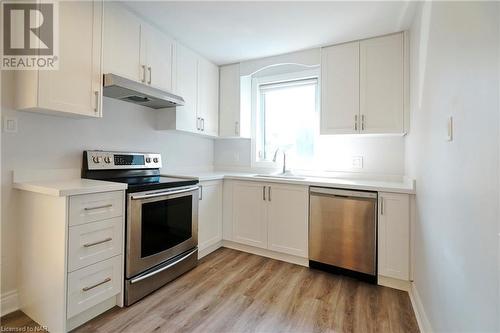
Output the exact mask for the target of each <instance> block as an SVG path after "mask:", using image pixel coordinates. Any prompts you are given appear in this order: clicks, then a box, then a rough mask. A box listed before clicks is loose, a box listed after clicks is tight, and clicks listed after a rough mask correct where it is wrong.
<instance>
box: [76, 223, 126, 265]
mask: <svg viewBox="0 0 500 333" xmlns="http://www.w3.org/2000/svg"><path fill="white" fill-rule="evenodd" d="M122 247H123V217H121V216H120V217H115V218H112V219H109V220H104V221H99V222H92V223H86V224H81V225H77V226H73V227H69V244H68V271H70V272H72V271H75V270H77V269H80V268H82V267H85V266H88V265H91V264H95V263H96V262H99V261H102V260H105V259H108V258H111V257H114V256H116V255H118V254H121V253H122Z"/></svg>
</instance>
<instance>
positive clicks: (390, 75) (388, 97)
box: [360, 33, 404, 134]
mask: <svg viewBox="0 0 500 333" xmlns="http://www.w3.org/2000/svg"><path fill="white" fill-rule="evenodd" d="M403 65H404V63H403V34H402V33H399V34H395V35H389V36H383V37H377V38H372V39H367V40H364V41H362V42H361V43H360V114H361V132H362V133H376V134H378V133H402V132H403V130H404V129H403V125H404V124H403V121H404V119H403V116H404V112H403V109H404V105H403V89H404V79H403Z"/></svg>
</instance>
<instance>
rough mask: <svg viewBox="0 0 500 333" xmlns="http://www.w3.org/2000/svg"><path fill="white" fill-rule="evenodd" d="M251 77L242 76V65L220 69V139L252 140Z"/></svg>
mask: <svg viewBox="0 0 500 333" xmlns="http://www.w3.org/2000/svg"><path fill="white" fill-rule="evenodd" d="M250 90H251V76H240V64H239V63H238V64H232V65H225V66H221V67H219V137H221V138H250V133H251V109H250V104H251V100H250V98H251V96H250V93H251V91H250Z"/></svg>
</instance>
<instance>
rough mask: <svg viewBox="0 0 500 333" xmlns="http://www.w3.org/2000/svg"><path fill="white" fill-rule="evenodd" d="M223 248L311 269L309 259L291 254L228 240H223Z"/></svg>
mask: <svg viewBox="0 0 500 333" xmlns="http://www.w3.org/2000/svg"><path fill="white" fill-rule="evenodd" d="M222 246H224V247H227V248H230V249H234V250H238V251H243V252H248V253H252V254H256V255H258V256H262V257H267V258H272V259H276V260H281V261H286V262H289V263H292V264H296V265H301V266H306V267H309V260H308V259H307V258H302V257H297V256H293V255H290V254H285V253H279V252H275V251H271V250H266V249H261V248H258V247H254V246H250V245H245V244H240V243H236V242H232V241H228V240H223V241H222Z"/></svg>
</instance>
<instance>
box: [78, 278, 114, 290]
mask: <svg viewBox="0 0 500 333" xmlns="http://www.w3.org/2000/svg"><path fill="white" fill-rule="evenodd" d="M109 281H111V278H105V279H104V280H102V281H101V282H99V283H96V284H94V285H92V286H90V287H84V288H82V291H89V290H91V289H94V288H96V287H99V286H100V285H101V284H105V283H108V282H109Z"/></svg>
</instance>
